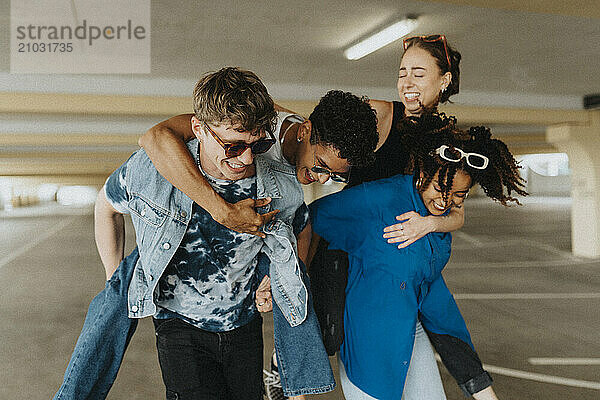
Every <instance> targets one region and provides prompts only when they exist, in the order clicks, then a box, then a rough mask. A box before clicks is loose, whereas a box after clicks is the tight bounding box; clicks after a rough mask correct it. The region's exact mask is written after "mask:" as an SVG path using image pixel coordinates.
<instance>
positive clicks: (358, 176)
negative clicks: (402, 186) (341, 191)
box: [348, 101, 409, 186]
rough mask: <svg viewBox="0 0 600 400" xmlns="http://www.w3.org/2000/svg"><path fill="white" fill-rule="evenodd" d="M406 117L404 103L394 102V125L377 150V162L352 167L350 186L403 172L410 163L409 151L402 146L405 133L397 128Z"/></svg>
mask: <svg viewBox="0 0 600 400" xmlns="http://www.w3.org/2000/svg"><path fill="white" fill-rule="evenodd" d="M402 118H404V104H402V103H401V102H399V101H394V102H393V114H392V126H391V128H390V132H389V134H388V137H387V139H386V140H385V142H384V143H383V145H382V146H381V147H380V148H379V149H378V150H377V151H376V152H375V162H374V163H372V164H371V165H369V166H367V167H352V169H351V170H350V182H349V183H348V186H355V185H360V184H361V183H363V182H368V181H374V180H376V179H383V178H389V177H390V176H394V175H397V174H401V173H403V172H404V170H405V169H406V165H407V164H408V156H409V154H408V152H407V151H406V150H405V149H403V148H402V144H401V138H402V135H403V134H404V133H403V132H402V131H400V130H399V129H398V128H397V125H398V122H399V121H400V120H401V119H402Z"/></svg>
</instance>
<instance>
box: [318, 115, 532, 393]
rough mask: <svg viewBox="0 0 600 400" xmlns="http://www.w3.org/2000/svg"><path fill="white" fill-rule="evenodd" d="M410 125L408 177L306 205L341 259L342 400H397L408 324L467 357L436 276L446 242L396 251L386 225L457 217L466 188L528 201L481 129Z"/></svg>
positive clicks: (434, 122)
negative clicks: (406, 217) (414, 130)
mask: <svg viewBox="0 0 600 400" xmlns="http://www.w3.org/2000/svg"><path fill="white" fill-rule="evenodd" d="M415 123H418V126H419V128H420V129H423V127H427V128H428V129H427V131H426V133H423V131H422V130H421V132H420V133H419V134H416V135H407V136H406V138H405V140H406V148H408V149H410V161H409V166H410V168H411V171H412V173H413V174H412V175H396V176H393V177H391V178H387V179H383V180H378V181H373V182H367V183H364V184H362V185H359V186H355V187H353V188H350V189H348V190H344V191H341V192H338V193H335V194H333V195H330V196H327V197H324V198H322V199H320V200H318V201H316V202H315V203H313V204H312V205H311V218H312V224H313V231H314V232H315V234H317V235H319V236H321V237H323V238H324V239H325V240H327V241H328V242H329V243H330V245H329V248H330V249H340V250H344V251H346V252H348V254H349V257H350V258H349V259H350V266H349V276H348V284H347V287H346V304H345V313H344V334H345V339H344V342H343V343H342V346H341V349H340V359H341V365H340V373H341V376H342V387H343V389H344V394H345V396H346V399H348V400H352V399H370V398H377V399H390V400H391V399H395V400H397V399H399V398H400V397H401V395H402V392H403V388H404V383H405V380H406V374H407V371H408V368H409V364H410V360H411V353H412V348H413V342H414V332H415V326H416V324H417V321H420V322H421V323H422V324H423V325H424V326H425V328H426V331H428V332H433V333H437V334H441V335H450V336H452V337H454V338H455V339H456V340H457V341H460V342H463V343H466V344H467V345H468V346H469V347H470V348H471V349H473V344H472V343H471V339H470V335H469V333H468V330H467V327H466V325H465V322H464V320H463V318H462V316H461V314H460V311H459V310H458V307H457V305H456V303H455V302H454V299H453V297H452V295H451V294H450V292H449V291H448V288H447V287H446V284H445V282H444V279H443V277H442V276H441V271H442V269H443V268H444V266H445V265H446V263H447V261H448V258H449V257H450V244H451V235H450V234H449V233H438V232H432V233H429V234H428V235H426V240H419V241H416V242H414V243H413V244H411V245H410V246H408V247H406V248H404V249H400V250H398V248H397V247H396V246H390V245H389V243H387V242H386V241H385V240H382V237H381V231H382V230H383V228H384V227H386V226H387V225H388V224H389V221H391V220H393V219H394V218H395V216H396V215H398V213H399V211H400V213H403V212H408V211H416V212H417V213H419V214H420V215H422V216H426V215H444V214H446V213H448V212H449V211H450V210H451V209H452V208H461V207H462V205H463V202H464V200H465V199H466V198H467V196H468V192H469V189H470V188H471V187H472V186H474V185H475V184H478V185H480V186H481V188H482V189H483V191H484V192H485V194H486V195H487V196H488V197H490V198H492V199H493V200H496V201H498V202H500V203H501V204H503V205H507V203H509V202H515V203H518V200H517V199H516V198H514V197H513V194H514V193H517V194H520V195H526V194H527V193H526V192H525V191H524V190H523V183H524V181H523V179H522V178H521V177H520V175H519V173H518V168H519V167H518V165H517V163H516V161H515V159H514V158H513V156H512V154H511V153H510V152H509V151H508V148H507V147H506V145H505V144H504V143H503V142H501V141H499V140H497V139H492V138H491V134H490V131H489V129H487V128H484V127H474V128H471V129H469V131H467V132H465V131H461V130H458V129H456V128H455V125H454V119H453V118H446V117H444V116H443V115H442V116H438V115H424V116H421V117H419V119H418V121H417V120H416V119H415ZM399 209H400V210H399ZM398 235H400V236H401V235H402V231H400V232H399V234H398ZM473 351H474V349H473Z"/></svg>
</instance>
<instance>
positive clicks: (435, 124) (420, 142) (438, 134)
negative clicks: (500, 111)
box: [402, 113, 528, 205]
mask: <svg viewBox="0 0 600 400" xmlns="http://www.w3.org/2000/svg"><path fill="white" fill-rule="evenodd" d="M404 124H405V125H406V128H405V129H407V131H406V132H407V134H406V135H405V136H404V137H403V138H402V140H403V144H404V146H406V148H407V149H408V151H409V153H410V157H409V165H408V171H407V172H409V173H412V174H413V175H414V176H415V181H420V184H418V185H417V187H418V190H419V191H424V190H425V189H426V188H427V187H428V186H429V185H430V184H431V181H432V179H433V177H434V175H435V174H436V173H438V182H439V186H440V189H441V192H442V196H443V197H444V199H447V198H448V196H449V193H450V190H451V188H452V183H453V181H454V177H455V175H456V172H457V171H459V170H460V171H464V172H465V173H466V174H468V175H469V176H470V177H471V184H472V185H476V184H477V185H479V186H480V187H481V188H482V189H483V191H484V193H485V194H486V195H487V196H488V197H490V198H491V199H493V200H495V201H498V202H500V203H501V204H502V205H508V203H509V202H514V203H516V204H521V203H520V202H519V200H518V199H517V198H515V197H513V195H514V194H518V195H521V196H527V194H528V193H527V192H526V191H525V180H524V179H523V178H522V177H521V175H520V174H519V169H520V168H521V167H520V166H519V164H518V163H517V161H516V160H515V158H514V157H513V155H512V154H511V152H510V151H509V150H508V147H507V146H506V144H505V143H504V142H502V141H501V140H498V139H494V138H492V134H491V132H490V130H489V128H486V127H483V126H475V127H471V128H469V129H468V130H466V131H465V130H461V129H458V128H457V127H456V119H455V118H454V117H447V116H446V115H445V114H443V113H440V114H431V113H428V114H424V115H422V116H420V117H413V118H406V121H405V122H404ZM442 145H447V146H449V147H450V148H451V149H461V150H462V151H464V152H466V153H477V154H480V155H483V156H485V157H487V158H488V159H489V163H488V166H487V167H486V168H485V169H477V168H473V167H471V166H470V165H469V164H468V163H467V160H466V159H465V158H462V159H461V160H460V161H459V162H451V161H447V160H445V159H443V158H441V157H440V156H439V155H438V154H436V150H437V149H438V148H439V147H440V146H442Z"/></svg>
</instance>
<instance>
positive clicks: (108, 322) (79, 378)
mask: <svg viewBox="0 0 600 400" xmlns="http://www.w3.org/2000/svg"><path fill="white" fill-rule="evenodd" d="M138 257H139V255H138V250H137V248H136V249H135V250H133V252H132V253H131V254H130V255H129V256H127V257H126V258H125V259H124V260H123V261H121V264H120V265H119V267H118V268H117V270H116V271H115V273H114V274H113V276H112V277H111V279H110V280H109V281H108V282H106V286H105V287H104V290H102V291H101V292H100V293H98V295H97V296H96V297H94V299H93V300H92V302H91V303H90V306H89V308H88V312H87V315H86V317H85V322H84V323H83V328H82V330H81V334H80V335H79V339H78V340H77V344H75V349H74V350H73V355H72V356H71V360H70V361H69V365H68V366H67V370H66V372H65V376H64V379H63V383H62V385H61V387H60V388H59V389H58V392H56V395H55V396H54V400H67V399H69V400H73V399H86V400H95V399H105V398H106V396H107V395H108V391H109V390H110V388H111V387H112V385H113V383H114V381H115V378H116V377H117V372H118V371H119V367H120V366H121V362H122V361H123V356H124V355H125V349H126V348H127V345H128V344H129V340H130V339H131V337H132V336H133V333H134V332H135V329H136V328H137V322H138V321H137V319H130V318H128V317H127V290H128V288H129V282H130V281H131V276H132V275H133V269H134V267H135V263H136V262H137V259H138Z"/></svg>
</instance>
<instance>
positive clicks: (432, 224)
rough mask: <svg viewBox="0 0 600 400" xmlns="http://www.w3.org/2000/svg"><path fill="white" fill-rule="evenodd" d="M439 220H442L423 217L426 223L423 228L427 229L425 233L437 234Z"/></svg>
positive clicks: (431, 216)
mask: <svg viewBox="0 0 600 400" xmlns="http://www.w3.org/2000/svg"><path fill="white" fill-rule="evenodd" d="M440 218H443V217H436V216H434V215H429V216H427V217H425V221H426V222H427V223H426V224H425V227H426V228H427V233H431V232H439V231H438V228H439V221H440Z"/></svg>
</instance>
